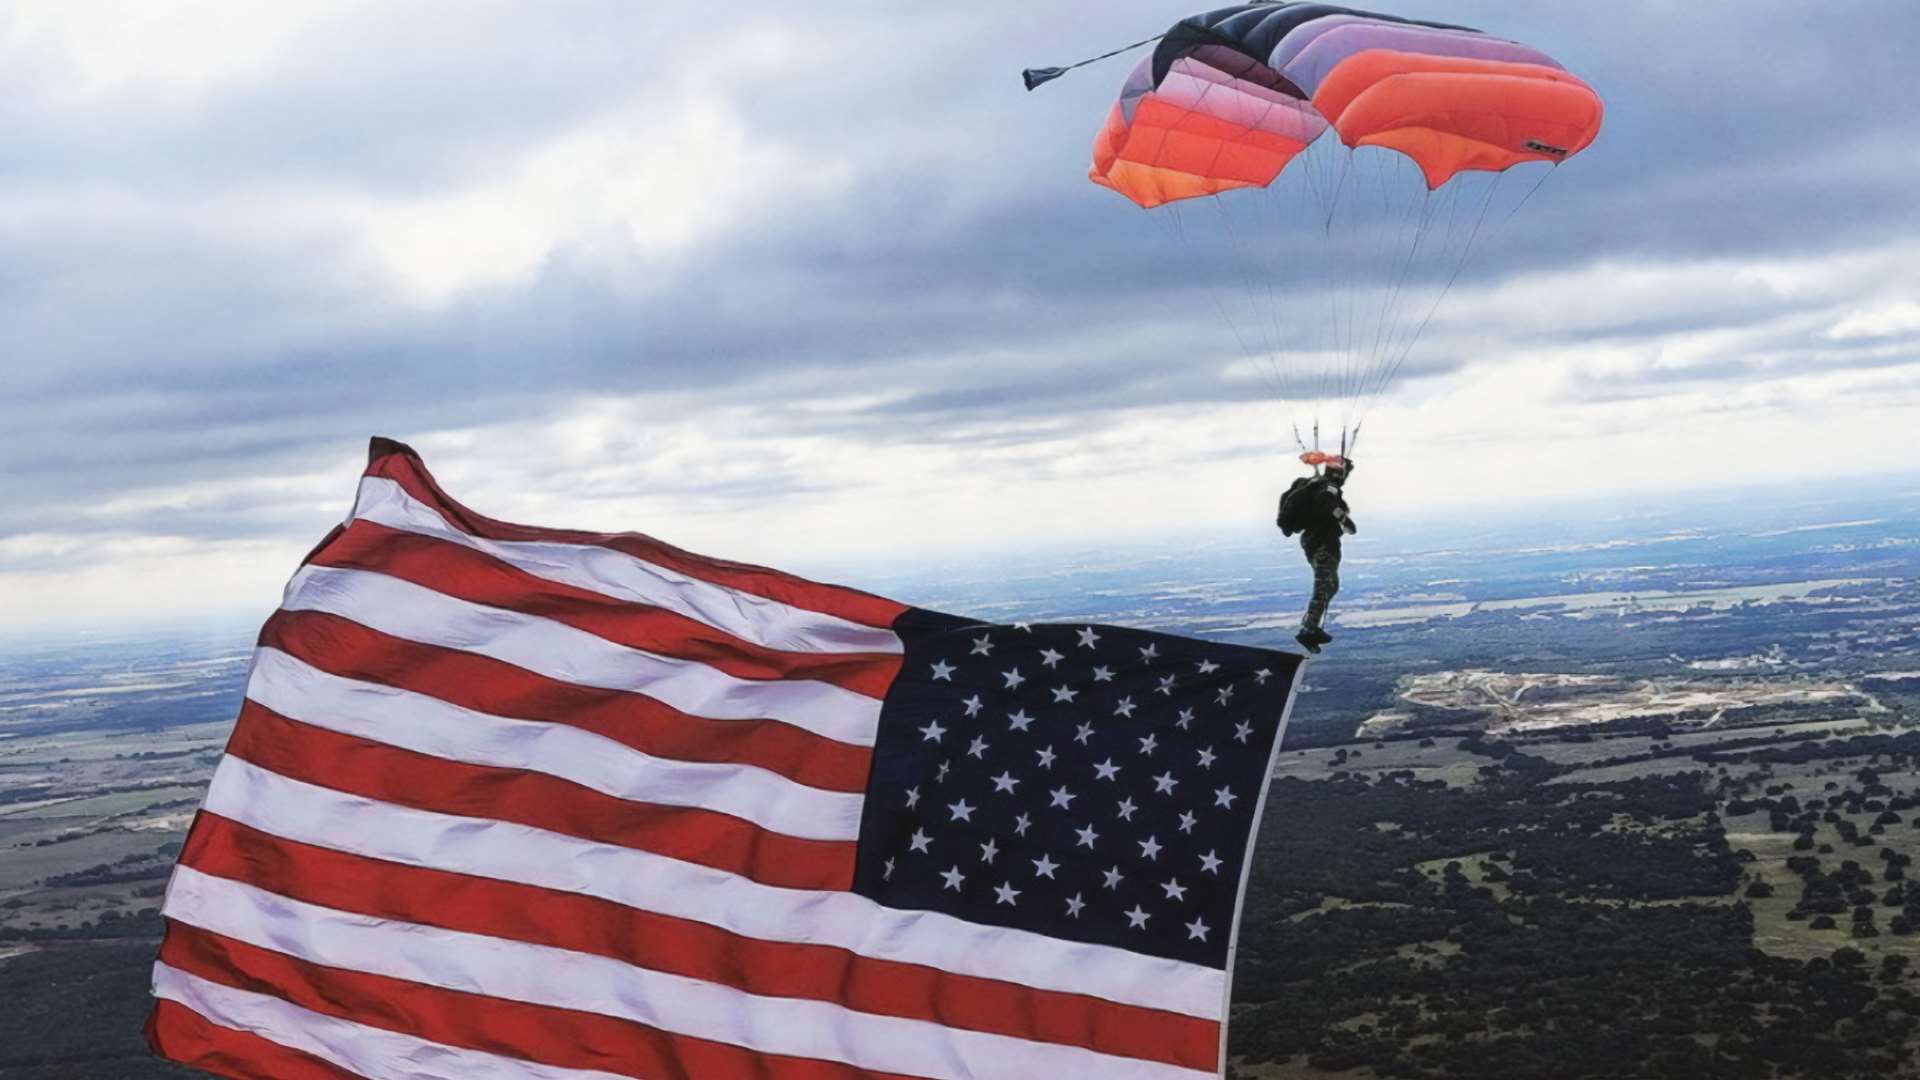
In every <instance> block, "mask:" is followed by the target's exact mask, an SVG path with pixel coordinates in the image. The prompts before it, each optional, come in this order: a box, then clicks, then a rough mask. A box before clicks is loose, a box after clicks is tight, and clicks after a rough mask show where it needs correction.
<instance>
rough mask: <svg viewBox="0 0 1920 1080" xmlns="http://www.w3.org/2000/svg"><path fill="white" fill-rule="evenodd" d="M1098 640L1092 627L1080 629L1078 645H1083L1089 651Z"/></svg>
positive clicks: (1098, 636) (1098, 637) (1097, 635)
mask: <svg viewBox="0 0 1920 1080" xmlns="http://www.w3.org/2000/svg"><path fill="white" fill-rule="evenodd" d="M1099 640H1100V635H1099V634H1096V633H1094V632H1093V627H1091V626H1086V627H1082V628H1081V630H1080V644H1082V645H1085V646H1086V647H1087V648H1089V649H1091V648H1093V643H1094V642H1096V641H1099Z"/></svg>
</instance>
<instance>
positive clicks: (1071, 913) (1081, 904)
mask: <svg viewBox="0 0 1920 1080" xmlns="http://www.w3.org/2000/svg"><path fill="white" fill-rule="evenodd" d="M1086 906H1087V902H1086V901H1085V900H1082V899H1080V894H1079V893H1074V894H1073V895H1072V896H1069V897H1067V917H1068V918H1070V919H1077V918H1079V917H1080V911H1081V909H1082V908H1085V907H1086Z"/></svg>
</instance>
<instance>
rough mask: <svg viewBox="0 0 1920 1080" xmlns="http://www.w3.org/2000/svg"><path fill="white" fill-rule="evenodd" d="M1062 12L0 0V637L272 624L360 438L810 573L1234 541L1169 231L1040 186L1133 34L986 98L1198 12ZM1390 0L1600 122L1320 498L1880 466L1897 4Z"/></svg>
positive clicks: (1687, 483)
mask: <svg viewBox="0 0 1920 1080" xmlns="http://www.w3.org/2000/svg"><path fill="white" fill-rule="evenodd" d="M1094 10H1095V8H1094V7H1093V6H1090V5H1087V4H1084V3H1075V4H1066V3H1061V4H1054V5H1046V4H1035V3H1032V2H1030V0H1023V2H1018V3H1016V2H1011V0H1007V2H999V0H994V2H976V3H970V4H948V5H924V4H906V3H899V2H897V0H873V2H870V3H849V2H844V0H814V2H810V3H807V4H791V3H779V4H775V3H755V2H751V0H749V2H746V3H738V4H729V5H724V6H715V5H710V4H697V5H696V4H678V5H677V4H669V3H665V2H654V3H646V4H635V3H632V2H630V0H609V2H605V3H600V2H590V0H560V2H555V3H542V4H530V3H505V2H484V0H457V2H455V0H449V2H445V3H418V2H396V0H379V2H377V3H376V2H367V3H355V2H349V0H326V2H308V0H275V2H274V3H271V4H258V3H244V2H240V0H218V2H213V0H167V2H164V3H144V2H139V0H25V2H22V0H13V2H11V3H9V4H7V5H6V6H5V10H4V12H3V13H0V461H4V463H5V466H6V467H5V468H4V470H0V633H6V632H19V631H23V630H31V629H35V628H42V627H55V626H58V627H73V626H80V625H96V626H104V625H111V624H114V623H117V622H127V621H151V620H153V619H156V618H159V619H174V618H178V619H192V618H199V617H202V616H205V615H208V614H212V613H225V612H240V613H246V612H255V613H261V614H264V612H265V611H266V610H268V609H270V608H271V607H272V604H273V598H274V596H275V594H276V590H277V589H278V587H279V584H280V583H281V582H283V581H284V579H285V577H286V576H287V575H288V573H290V572H291V570H292V569H293V564H294V563H295V562H296V561H297V560H298V558H299V557H300V555H301V554H302V553H303V552H304V551H305V550H306V549H307V548H308V547H309V546H310V545H311V544H312V543H313V541H314V540H316V539H317V538H318V537H319V536H320V535H321V534H322V533H323V532H324V531H325V529H326V528H327V527H329V525H330V524H332V522H334V521H335V520H337V519H338V518H339V517H340V516H341V515H342V514H343V513H344V511H345V510H346V507H347V504H348V501H349V499H350V497H351V493H352V489H353V486H354V480H355V477H356V475H357V474H358V471H359V469H360V466H361V463H362V461H363V459H364V453H365V445H366V440H367V437H368V436H369V435H373V434H385V435H390V436H393V437H397V438H401V439H404V440H407V441H409V442H411V443H413V444H414V445H415V446H416V447H418V448H419V449H420V450H422V451H423V452H424V453H425V455H426V457H427V460H428V463H429V465H430V466H432V467H433V468H434V469H435V470H436V472H437V473H438V474H439V475H440V477H441V479H442V481H443V482H444V483H445V484H446V485H447V486H448V487H449V488H450V490H451V491H452V492H453V493H454V494H455V496H456V497H458V498H461V499H463V500H464V501H466V502H468V503H469V504H471V505H473V506H475V507H476V508H477V509H480V510H482V511H484V512H487V513H490V514H493V515H495V516H500V517H508V518H515V519H520V520H527V521H531V522H535V523H540V524H550V525H558V526H569V527H597V528H609V529H637V530H641V531H646V532H650V533H653V534H655V535H657V536H660V537H661V538H663V539H666V540H669V541H672V542H675V543H679V544H681V545H683V546H688V547H693V548H695V549H697V550H703V551H707V552H709V553H712V554H717V555H722V556H727V557H733V558H742V559H749V560H756V561H763V562H771V563H773V564H776V565H781V566H785V567H793V568H800V569H808V568H811V567H814V566H828V565H832V566H836V567H846V566H856V567H857V565H858V563H859V560H860V559H861V558H863V557H867V556H872V557H874V558H893V559H897V558H898V557H899V556H900V555H901V554H902V553H904V552H909V551H918V552H926V553H927V554H926V556H925V557H926V558H927V559H928V560H929V565H931V566H937V565H938V562H939V560H940V559H941V558H943V557H947V556H950V555H952V554H954V553H959V552H966V551H969V550H977V549H979V548H982V547H995V548H1010V547H1011V548H1018V547H1022V546H1026V545H1030V544H1044V543H1051V542H1057V541H1062V540H1068V541H1076V540H1085V539H1089V538H1094V537H1099V536H1107V535H1125V536H1134V535H1136V534H1148V533H1153V532H1157V531H1165V530H1170V529H1179V530H1187V531H1191V530H1193V529H1208V528H1219V529H1222V530H1228V531H1234V530H1238V531H1241V532H1247V531H1250V530H1252V529H1256V528H1260V527H1262V523H1263V522H1265V521H1268V520H1270V518H1269V515H1270V513H1271V503H1272V498H1273V494H1274V492H1275V490H1276V489H1277V488H1278V487H1279V486H1281V485H1282V484H1284V482H1285V479H1286V478H1287V477H1288V476H1290V475H1291V474H1292V473H1293V472H1294V471H1295V469H1290V468H1289V463H1288V461H1287V458H1286V455H1287V454H1288V453H1289V452H1292V451H1293V450H1294V447H1293V446H1292V444H1291V436H1290V433H1283V428H1284V426H1285V425H1284V419H1285V417H1286V416H1287V415H1288V414H1287V412H1286V410H1285V409H1283V408H1279V407H1276V405H1275V403H1274V400H1273V394H1272V393H1271V389H1270V387H1269V386H1268V384H1267V383H1266V382H1265V381H1263V379H1262V378H1261V377H1260V375H1259V368H1258V367H1257V365H1255V364H1253V363H1251V362H1250V361H1249V359H1248V357H1247V356H1246V355H1245V353H1244V352H1243V350H1242V348H1241V344H1240V342H1239V341H1237V340H1236V336H1235V334H1234V333H1233V332H1231V329H1230V327H1229V325H1228V323H1227V322H1226V321H1223V320H1222V318H1221V317H1220V309H1219V307H1218V306H1217V305H1216V303H1215V302H1214V301H1213V299H1211V297H1210V292H1211V285H1212V284H1216V283H1217V281H1210V280H1209V275H1208V273H1207V271H1206V270H1205V268H1204V267H1205V264H1206V262H1207V260H1206V258H1205V255H1206V249H1205V248H1204V247H1203V246H1202V247H1199V248H1198V249H1197V250H1196V244H1199V243H1201V241H1200V240H1199V238H1198V234H1197V233H1196V235H1195V236H1193V237H1189V239H1188V240H1187V241H1184V242H1183V241H1181V240H1179V239H1178V238H1177V237H1176V236H1175V235H1174V233H1173V232H1171V231H1170V230H1169V229H1168V228H1167V227H1166V222H1164V221H1162V220H1159V219H1156V218H1154V217H1153V216H1152V215H1148V214H1145V213H1143V212H1141V211H1139V210H1137V209H1136V208H1134V207H1133V206H1132V205H1131V204H1129V203H1127V202H1125V201H1124V200H1122V199H1121V198H1119V197H1118V196H1116V195H1114V194H1113V193H1111V192H1108V191H1106V190H1103V189H1100V188H1097V187H1094V186H1092V185H1090V184H1089V183H1087V181H1086V178H1085V173H1086V162H1087V159H1088V149H1089V145H1090V141H1091V137H1092V135H1093V133H1094V131H1095V130H1096V129H1097V127H1098V126H1099V124H1100V122H1101V121H1102V120H1103V118H1104V116H1105V113H1106V110H1107V108H1108V106H1109V105H1110V104H1111V102H1112V100H1113V98H1114V95H1115V92H1116V90H1117V88H1118V86H1119V84H1120V82H1121V80H1122V79H1123V78H1124V77H1125V75H1126V74H1127V70H1128V68H1129V66H1130V60H1127V59H1122V60H1115V61H1109V62H1107V63H1104V64H1101V65H1096V66H1094V67H1091V68H1087V69H1084V70H1081V71H1078V72H1076V73H1074V74H1073V75H1071V76H1069V77H1068V78H1066V79H1063V80H1061V81H1060V82H1057V83H1054V84H1052V85H1049V86H1047V87H1045V88H1044V89H1042V90H1041V91H1039V92H1036V93H1033V94H1028V93H1026V92H1025V91H1024V90H1023V89H1022V88H1021V85H1020V80H1019V71H1020V69H1021V68H1022V67H1026V66H1030V65H1039V64H1055V63H1065V62H1069V61H1072V60H1076V59H1080V58H1081V57H1084V56H1087V55H1090V54H1092V53H1096V52H1101V51H1105V50H1106V49H1108V48H1112V47H1114V46H1117V45H1121V44H1125V43H1126V42H1129V41H1133V40H1136V39H1138V38H1141V37H1144V36H1146V35H1148V34H1151V33H1155V32H1157V31H1159V30H1161V29H1164V28H1165V26H1166V25H1167V24H1168V23H1170V22H1172V21H1173V20H1174V19H1176V18H1178V17H1179V16H1181V15H1183V14H1186V13H1188V9H1185V8H1182V7H1181V6H1179V5H1178V4H1174V5H1172V6H1169V5H1168V4H1165V3H1157V2H1149V0H1108V2H1105V3H1103V4H1101V5H1098V10H1099V14H1098V15H1093V14H1090V12H1092V11H1094ZM1393 10H1395V11H1398V12H1402V13H1405V14H1410V15H1414V16H1417V17H1425V18H1434V19H1443V20H1446V21H1452V22H1464V23H1468V24H1471V25H1476V26H1479V27H1482V28H1484V29H1487V30H1489V31H1492V32H1494V33H1497V34H1500V35H1502V36H1507V37H1512V38H1516V39H1518V40H1522V41H1525V42H1527V43H1529V44H1532V45H1534V46H1536V47H1539V48H1541V49H1543V50H1545V51H1547V52H1549V53H1551V54H1553V55H1555V56H1556V57H1558V58H1559V59H1560V60H1561V61H1563V62H1564V63H1565V64H1566V65H1567V66H1568V67H1569V68H1571V69H1572V70H1573V71H1575V72H1577V73H1579V74H1581V75H1582V76H1584V77H1586V78H1587V79H1588V80H1589V81H1590V82H1592V83H1593V84H1594V85H1595V86H1596V87H1597V88H1598V89H1599V90H1600V92H1601V93H1602V95H1603V96H1604V97H1605V98H1606V100H1607V104H1608V115H1607V122H1606V127H1605V129H1604V131H1603V132H1602V134H1601V136H1600V140H1599V142H1598V143H1596V144H1595V146H1594V147H1593V148H1592V149H1591V150H1590V151H1589V152H1588V153H1586V154H1585V155H1583V156H1581V157H1579V158H1576V159H1575V160H1573V161H1572V162H1570V163H1568V164H1567V165H1565V166H1564V167H1562V168H1560V169H1559V170H1557V171H1556V172H1555V173H1554V175H1553V176H1552V178H1551V181H1550V182H1547V183H1545V184H1544V185H1543V186H1542V187H1541V188H1540V190H1539V192H1538V193H1537V194H1536V195H1535V196H1534V197H1533V198H1532V199H1530V200H1529V201H1528V203H1527V205H1525V206H1524V207H1523V208H1522V209H1521V212H1520V213H1519V214H1518V215H1517V216H1515V217H1514V219H1513V220H1512V221H1511V222H1509V223H1508V224H1507V225H1506V226H1505V227H1504V228H1503V229H1502V230H1501V231H1500V232H1499V234H1498V235H1497V237H1496V238H1495V240H1494V242H1493V243H1492V245H1491V246H1489V247H1488V248H1486V249H1485V250H1484V251H1483V252H1482V254H1480V255H1477V256H1476V257H1475V260H1474V262H1473V263H1471V264H1470V267H1469V269H1468V270H1467V272H1465V273H1464V274H1463V275H1462V277H1461V279H1460V281H1459V282H1458V283H1457V284H1456V285H1455V287H1454V289H1453V291H1452V292H1451V293H1450V294H1449V295H1448V297H1447V300H1446V303H1445V304H1444V305H1443V306H1442V308H1441V310H1440V312H1439V314H1438V315H1437V316H1436V317H1435V319H1434V321H1433V323H1432V324H1431V326H1430V327H1429V329H1428V331H1427V333H1426V334H1425V335H1424V336H1423V337H1422V339H1421V341H1420V344H1419V345H1418V346H1417V348H1416V350H1415V353H1414V354H1413V355H1412V356H1411V357H1410V359H1409V362H1408V367H1407V375H1406V377H1404V378H1402V379H1401V380H1400V381H1399V383H1398V384H1396V386H1395V387H1394V389H1393V390H1392V391H1391V392H1390V393H1389V394H1388V395H1386V396H1385V398H1384V399H1383V400H1382V402H1381V403H1380V404H1379V405H1378V406H1377V407H1376V408H1375V410H1374V411H1373V413H1372V414H1371V418H1370V419H1369V421H1368V429H1367V444H1366V446H1365V450H1366V453H1365V455H1363V460H1364V468H1363V470H1362V471H1361V472H1360V473H1359V475H1358V477H1357V478H1356V490H1355V493H1354V494H1355V497H1356V501H1357V502H1358V503H1359V505H1360V506H1361V507H1365V506H1367V505H1369V504H1371V505H1373V506H1375V507H1387V506H1390V507H1392V508H1394V509H1395V510H1396V511H1417V510H1419V509H1421V508H1423V507H1431V506H1432V505H1433V504H1435V503H1438V502H1442V501H1457V502H1463V503H1473V502H1482V501H1487V500H1495V499H1499V500H1516V499H1526V498H1531V497H1543V496H1562V497H1564V495H1565V494H1566V493H1567V491H1568V490H1569V488H1570V487H1573V486H1576V485H1577V486H1579V487H1582V488H1588V489H1591V490H1593V491H1594V492H1595V493H1596V495H1598V496H1604V495H1606V494H1608V493H1614V492H1618V491H1620V490H1622V489H1627V488H1634V487H1656V488H1687V487H1698V486H1701V485H1705V484H1716V483H1732V482H1740V483H1753V484H1760V483H1766V482H1771V481H1776V480H1786V479H1792V478H1802V477H1805V476H1808V475H1812V474H1815V473H1817V472H1820V471H1839V472H1844V473H1850V474H1851V473H1860V474H1868V473H1885V472H1910V471H1913V470H1916V469H1920V183H1916V178H1917V177H1920V117H1917V116H1916V111H1917V110H1916V105H1920V74H1916V71H1915V65H1914V64H1913V63H1912V56H1911V50H1912V43H1913V42H1915V41H1920V6H1916V5H1914V4H1912V3H1910V2H1908V0H1856V2H1850V3H1846V4H1838V5H1830V6H1826V7H1823V8H1821V9H1819V11H1818V12H1817V13H1812V12H1810V9H1809V8H1808V7H1807V6H1806V5H1805V4H1789V3H1785V2H1778V3H1766V2H1760V0H1742V2H1739V3H1733V2H1724V3H1703V2H1692V3H1688V4H1686V5H1675V4H1672V3H1670V2H1668V0H1625V2H1616V3H1609V4H1580V5H1569V4H1553V5H1548V4H1526V5H1521V4H1503V3H1493V2H1488V0H1403V2H1401V3H1400V4H1399V5H1398V6H1397V7H1395V8H1394V9H1393ZM1276 250H1277V249H1276ZM1196 256H1199V258H1198V259H1196ZM1196 261H1197V262H1198V263H1200V264H1201V266H1202V269H1201V270H1199V271H1195V270H1194V269H1193V267H1194V265H1195V263H1196ZM1288 284H1289V285H1291V284H1292V283H1291V282H1289V283H1288ZM1294 317H1295V316H1293V315H1292V314H1289V315H1288V318H1289V319H1291V318H1294ZM1301 332H1302V334H1303V335H1304V334H1305V332H1306V330H1305V328H1303V329H1302V331H1301ZM1295 468H1297V467H1295ZM842 576H845V575H842ZM856 576H857V571H856ZM851 583H854V584H858V583H859V582H858V581H857V580H856V581H853V582H851ZM909 599H910V598H909Z"/></svg>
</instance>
